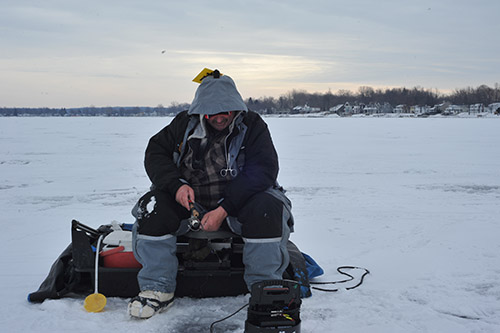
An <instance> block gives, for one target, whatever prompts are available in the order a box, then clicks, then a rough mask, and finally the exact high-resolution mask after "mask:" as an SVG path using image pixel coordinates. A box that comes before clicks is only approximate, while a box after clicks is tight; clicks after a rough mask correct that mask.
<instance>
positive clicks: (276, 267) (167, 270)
mask: <svg viewBox="0 0 500 333" xmlns="http://www.w3.org/2000/svg"><path fill="white" fill-rule="evenodd" d="M285 199H286V197H284V195H283V194H282V192H281V191H278V190H276V189H270V190H268V191H265V192H260V193H257V194H256V195H254V196H252V197H251V198H250V199H249V200H248V202H247V203H246V205H245V206H243V207H242V208H241V209H240V211H239V212H238V214H237V216H229V217H228V218H227V219H226V222H227V227H228V228H230V229H231V231H233V232H234V233H236V234H238V235H241V236H242V238H243V240H244V242H245V245H244V247H243V262H244V264H245V276H244V277H245V282H246V284H247V286H248V288H249V290H250V287H251V285H252V284H253V283H256V282H260V281H263V280H272V279H281V278H282V276H283V272H284V271H285V269H286V267H287V266H288V261H289V257H288V252H287V250H286V245H287V242H288V238H289V235H290V228H289V226H288V222H289V220H290V219H291V212H290V206H289V204H286V202H288V199H286V200H285ZM134 216H136V218H137V220H136V223H135V225H134V229H133V245H134V246H133V247H134V254H135V256H136V258H137V260H138V261H139V262H140V263H141V264H142V266H143V268H142V269H141V270H140V272H139V274H138V282H139V287H140V289H141V290H155V291H162V292H174V291H175V286H176V276H177V268H178V261H177V256H176V249H177V246H176V243H177V237H176V236H178V235H180V233H179V230H180V229H181V228H180V227H181V221H182V220H185V219H187V218H189V216H190V213H189V211H187V210H186V209H185V208H184V207H182V206H181V205H179V204H178V203H177V202H176V201H175V198H173V197H172V196H171V195H169V194H168V193H166V192H163V191H161V190H153V191H150V192H148V193H146V194H145V195H144V196H143V197H141V199H140V200H139V202H138V204H137V205H136V207H135V214H134Z"/></svg>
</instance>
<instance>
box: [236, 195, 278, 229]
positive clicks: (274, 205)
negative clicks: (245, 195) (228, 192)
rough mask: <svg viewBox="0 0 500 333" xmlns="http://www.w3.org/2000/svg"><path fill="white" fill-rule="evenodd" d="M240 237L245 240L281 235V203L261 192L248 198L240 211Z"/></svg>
mask: <svg viewBox="0 0 500 333" xmlns="http://www.w3.org/2000/svg"><path fill="white" fill-rule="evenodd" d="M238 221H240V222H241V223H242V236H243V237H246V238H277V237H281V236H282V234H283V203H282V202H281V201H280V200H278V199H277V198H276V197H274V196H272V195H270V194H268V193H265V192H261V193H258V194H256V195H254V196H253V197H251V198H250V200H249V201H248V203H247V204H246V205H245V206H244V207H243V208H242V209H241V210H240V212H239V214H238Z"/></svg>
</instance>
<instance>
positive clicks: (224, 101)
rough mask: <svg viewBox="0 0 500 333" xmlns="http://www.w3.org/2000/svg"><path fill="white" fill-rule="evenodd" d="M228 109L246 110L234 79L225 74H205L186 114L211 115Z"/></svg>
mask: <svg viewBox="0 0 500 333" xmlns="http://www.w3.org/2000/svg"><path fill="white" fill-rule="evenodd" d="M228 111H248V108H247V106H246V105H245V103H244V102H243V99H242V98H241V95H240V93H239V92H238V90H237V89H236V85H235V84H234V81H233V80H232V79H231V78H230V77H229V76H227V75H221V76H220V77H219V78H214V77H213V76H207V77H206V78H204V79H203V81H201V84H200V86H199V87H198V89H197V90H196V94H195V96H194V99H193V102H192V103H191V106H190V107H189V111H188V114H208V115H213V114H217V113H221V112H228Z"/></svg>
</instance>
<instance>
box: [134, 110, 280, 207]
mask: <svg viewBox="0 0 500 333" xmlns="http://www.w3.org/2000/svg"><path fill="white" fill-rule="evenodd" d="M200 118H201V117H199V115H197V114H193V115H190V114H188V111H184V112H181V113H179V114H178V115H177V116H176V117H175V118H174V119H173V120H172V122H171V123H170V124H169V125H168V126H166V127H165V128H163V129H162V130H161V131H160V132H158V133H157V134H156V135H154V136H153V137H152V138H151V139H150V140H149V143H148V146H147V148H146V155H145V161H144V164H145V168H146V172H147V174H148V176H149V178H150V179H151V182H152V183H153V186H154V187H156V188H158V189H161V190H163V191H166V192H168V193H170V194H171V195H172V197H175V194H176V192H177V190H178V189H179V187H181V186H182V185H183V184H186V183H187V181H186V180H184V179H182V175H181V172H180V169H179V163H180V161H181V160H182V158H183V156H184V153H185V149H184V147H185V146H186V145H185V143H186V140H187V138H188V137H189V135H191V134H192V132H193V131H194V129H195V128H196V127H197V126H198V124H199V122H200ZM226 149H227V151H228V156H226V159H229V164H230V167H231V168H234V169H236V170H238V173H237V175H236V176H235V177H233V178H232V180H231V181H229V183H228V184H227V185H226V187H225V190H224V196H223V198H221V199H223V200H222V201H221V202H220V205H221V206H222V207H223V208H224V209H225V210H226V212H227V213H228V214H229V215H232V216H235V215H236V214H237V212H238V210H239V209H240V208H241V207H242V206H243V205H244V204H245V202H246V201H247V200H248V199H249V198H250V197H251V196H252V195H253V194H256V193H258V192H262V191H265V190H267V189H269V188H272V187H273V186H274V185H275V184H276V179H277V176H278V170H279V166H278V156H277V153H276V150H275V148H274V144H273V142H272V139H271V135H270V133H269V129H268V127H267V124H266V123H265V122H264V120H262V118H261V117H260V116H259V115H258V114H257V113H255V112H252V111H247V112H242V114H241V115H240V116H239V117H237V118H236V122H235V124H234V129H233V131H232V132H231V134H230V135H229V137H228V139H227V142H226Z"/></svg>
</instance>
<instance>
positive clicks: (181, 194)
mask: <svg viewBox="0 0 500 333" xmlns="http://www.w3.org/2000/svg"><path fill="white" fill-rule="evenodd" d="M175 201H177V202H178V203H179V204H180V205H181V206H182V207H184V208H186V209H187V210H189V201H193V202H194V190H193V189H192V188H191V186H189V185H182V186H181V187H179V189H178V190H177V192H176V193H175Z"/></svg>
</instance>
